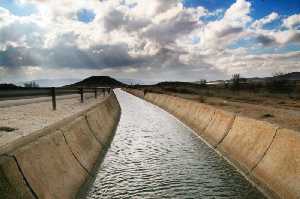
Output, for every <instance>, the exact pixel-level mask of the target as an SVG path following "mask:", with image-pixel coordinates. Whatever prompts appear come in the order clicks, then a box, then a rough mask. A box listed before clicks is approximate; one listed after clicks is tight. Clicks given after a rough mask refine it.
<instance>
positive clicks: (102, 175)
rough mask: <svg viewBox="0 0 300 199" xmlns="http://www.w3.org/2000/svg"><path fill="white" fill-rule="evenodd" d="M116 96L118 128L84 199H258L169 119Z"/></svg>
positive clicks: (146, 105) (130, 98)
mask: <svg viewBox="0 0 300 199" xmlns="http://www.w3.org/2000/svg"><path fill="white" fill-rule="evenodd" d="M116 94H117V97H118V100H119V102H120V104H121V108H122V115H121V119H120V123H119V126H118V129H117V132H116V135H115V137H114V139H113V141H112V144H111V147H110V148H109V150H108V152H107V154H106V156H105V158H104V160H103V162H102V164H101V166H100V168H99V170H98V172H97V174H96V179H95V182H94V183H93V184H92V186H91V187H90V188H89V190H88V193H87V198H88V199H91V198H172V199H173V198H218V199H219V198H229V199H238V198H239V199H260V198H264V196H263V195H262V194H261V193H260V192H259V191H258V190H257V189H256V188H254V187H253V186H251V184H250V183H249V182H247V181H246V180H245V179H244V178H243V177H242V176H241V175H240V174H239V173H238V172H237V171H236V170H235V169H234V168H233V167H232V166H231V165H229V164H228V163H227V162H226V161H225V160H223V159H222V158H221V157H220V156H219V155H218V154H216V152H215V151H214V150H212V149H211V148H209V147H208V146H207V145H206V144H205V143H203V142H202V141H201V140H200V139H199V138H198V137H197V136H196V135H195V134H193V132H192V131H191V130H190V129H188V128H187V127H185V126H184V125H183V124H182V123H180V122H179V121H177V120H176V119H175V118H174V117H172V116H170V115H169V114H168V113H166V112H165V111H163V110H161V109H160V108H158V107H156V106H154V105H152V104H150V103H148V102H145V101H143V100H141V99H138V98H136V97H134V96H132V95H129V94H127V93H125V92H123V91H117V92H116Z"/></svg>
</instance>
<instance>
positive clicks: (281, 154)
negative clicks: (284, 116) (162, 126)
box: [127, 90, 300, 199]
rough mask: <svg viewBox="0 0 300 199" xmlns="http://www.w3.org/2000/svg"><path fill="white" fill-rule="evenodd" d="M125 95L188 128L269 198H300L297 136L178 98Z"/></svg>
mask: <svg viewBox="0 0 300 199" xmlns="http://www.w3.org/2000/svg"><path fill="white" fill-rule="evenodd" d="M127 91H128V92H130V93H131V94H133V95H136V96H138V97H140V98H143V99H145V100H147V101H149V102H151V103H153V104H155V105H157V106H159V107H161V108H163V109H165V110H166V111H168V112H169V113H171V114H173V115H174V116H176V117H177V118H178V119H180V120H181V121H182V122H184V123H185V124H186V125H188V126H189V127H191V128H192V129H193V130H194V131H195V132H196V133H197V134H198V135H199V136H200V137H201V138H202V139H203V140H205V141H206V142H207V143H208V144H209V145H211V146H212V147H213V148H215V150H217V151H218V152H219V153H221V154H222V155H223V156H224V157H225V158H226V159H227V160H229V162H231V163H232V164H233V165H234V166H235V167H237V168H238V169H239V171H240V172H242V173H243V174H244V176H245V177H247V178H248V179H249V180H250V181H251V182H254V183H255V184H256V185H257V187H258V188H259V189H261V191H263V192H264V193H265V194H266V195H267V196H269V197H270V198H280V199H299V198H300V132H295V131H292V130H289V129H284V128H280V127H278V126H276V125H274V124H270V123H268V122H264V121H259V120H255V119H251V118H247V117H243V116H239V115H237V114H233V113H230V112H226V111H223V110H219V109H216V108H214V107H213V106H209V105H205V104H202V103H198V102H194V101H191V100H187V99H183V98H179V97H174V96H169V95H164V94H155V93H146V94H145V95H144V93H143V92H142V91H139V90H127Z"/></svg>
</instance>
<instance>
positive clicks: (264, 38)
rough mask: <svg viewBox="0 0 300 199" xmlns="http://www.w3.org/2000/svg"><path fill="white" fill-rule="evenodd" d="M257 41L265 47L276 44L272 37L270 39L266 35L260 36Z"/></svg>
mask: <svg viewBox="0 0 300 199" xmlns="http://www.w3.org/2000/svg"><path fill="white" fill-rule="evenodd" d="M256 40H257V42H258V43H261V44H263V45H264V46H270V45H272V44H275V43H276V42H275V39H274V38H271V37H268V36H265V35H258V36H257V37H256Z"/></svg>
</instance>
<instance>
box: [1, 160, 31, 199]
mask: <svg viewBox="0 0 300 199" xmlns="http://www.w3.org/2000/svg"><path fill="white" fill-rule="evenodd" d="M0 196H1V197H0V198H6V199H32V198H34V195H33V194H32V192H31V191H30V189H29V187H28V186H27V185H26V181H25V180H24V177H23V175H22V173H21V171H20V170H19V168H18V165H17V162H16V161H15V159H14V158H13V157H8V156H2V157H1V158H0Z"/></svg>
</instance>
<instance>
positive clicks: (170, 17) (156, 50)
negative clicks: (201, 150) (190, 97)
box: [0, 0, 300, 80]
mask: <svg viewBox="0 0 300 199" xmlns="http://www.w3.org/2000/svg"><path fill="white" fill-rule="evenodd" d="M19 2H20V3H23V4H26V3H28V2H30V3H32V4H33V5H35V6H36V8H37V12H36V13H33V14H32V15H30V16H25V17H20V16H14V15H12V14H11V13H10V12H9V11H8V10H6V9H4V8H1V7H0V54H1V56H2V58H5V59H6V60H4V59H2V60H1V61H0V66H1V71H0V77H2V78H3V77H6V78H9V77H13V74H16V77H17V76H18V78H19V77H21V76H22V75H21V74H23V75H24V74H25V75H27V76H31V77H38V76H39V75H40V76H43V77H44V76H49V75H50V76H53V77H61V76H64V75H65V74H69V75H71V76H72V77H76V74H77V75H78V74H80V75H78V76H80V77H82V76H83V75H91V74H106V75H109V74H111V75H115V76H118V77H121V76H122V75H123V76H124V77H126V78H127V77H128V78H134V77H135V78H139V77H140V78H148V79H153V78H154V79H155V80H163V79H165V80H171V79H173V80H176V79H179V80H195V79H201V78H208V79H219V78H225V77H228V76H230V75H231V74H232V73H236V72H239V73H241V74H243V75H249V74H254V72H255V71H262V72H261V74H266V75H268V74H267V73H270V74H271V73H272V72H274V71H273V70H275V69H277V68H280V69H281V68H283V69H284V70H285V71H289V70H292V69H295V68H296V69H297V67H299V60H296V59H295V56H297V55H298V54H297V53H296V55H295V56H292V55H290V54H286V53H285V54H284V53H283V54H282V56H279V55H280V54H278V55H271V54H270V55H268V54H264V55H262V56H256V55H255V56H254V55H252V54H249V51H250V49H249V48H242V47H239V48H236V49H229V47H228V46H230V45H232V44H234V42H237V41H239V40H240V39H244V38H245V37H249V38H251V37H255V38H256V39H257V42H256V43H255V44H254V45H258V44H259V43H261V44H263V45H260V46H259V48H264V46H271V45H273V46H276V47H281V46H285V45H286V44H288V43H291V42H294V43H297V42H298V43H299V42H300V33H299V30H297V29H296V27H297V24H299V18H298V17H299V15H293V16H290V17H287V18H286V19H285V20H284V21H283V26H285V27H287V28H288V29H282V30H279V29H271V30H265V29H264V25H266V24H268V23H271V22H273V21H274V20H277V19H278V18H279V16H278V14H277V13H275V12H273V13H271V14H269V15H268V16H266V17H264V18H262V19H257V20H256V21H254V22H253V23H252V24H251V22H252V20H253V19H252V18H251V6H252V5H251V3H250V1H247V0H236V2H235V3H233V4H232V5H231V6H230V7H229V8H228V9H225V10H215V11H211V12H209V11H208V10H207V9H206V8H204V7H201V6H199V7H195V8H185V7H184V6H183V4H182V3H181V1H179V0H151V1H149V0H103V1H98V0H89V1H86V0H77V1H73V0H61V1H50V0H48V1H47V0H45V1H40V0H20V1H19ZM81 9H88V10H91V11H92V12H93V13H94V14H95V18H94V19H93V20H92V21H91V22H89V23H83V22H81V21H78V17H77V13H78V11H80V10H81ZM209 16H215V17H216V19H213V20H209V21H205V20H204V19H205V17H209ZM15 57H20V59H16V58H15ZM298 69H299V70H300V68H298ZM284 70H282V71H284ZM79 71H80V72H79ZM8 74H9V75H8ZM201 75H203V77H201Z"/></svg>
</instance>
